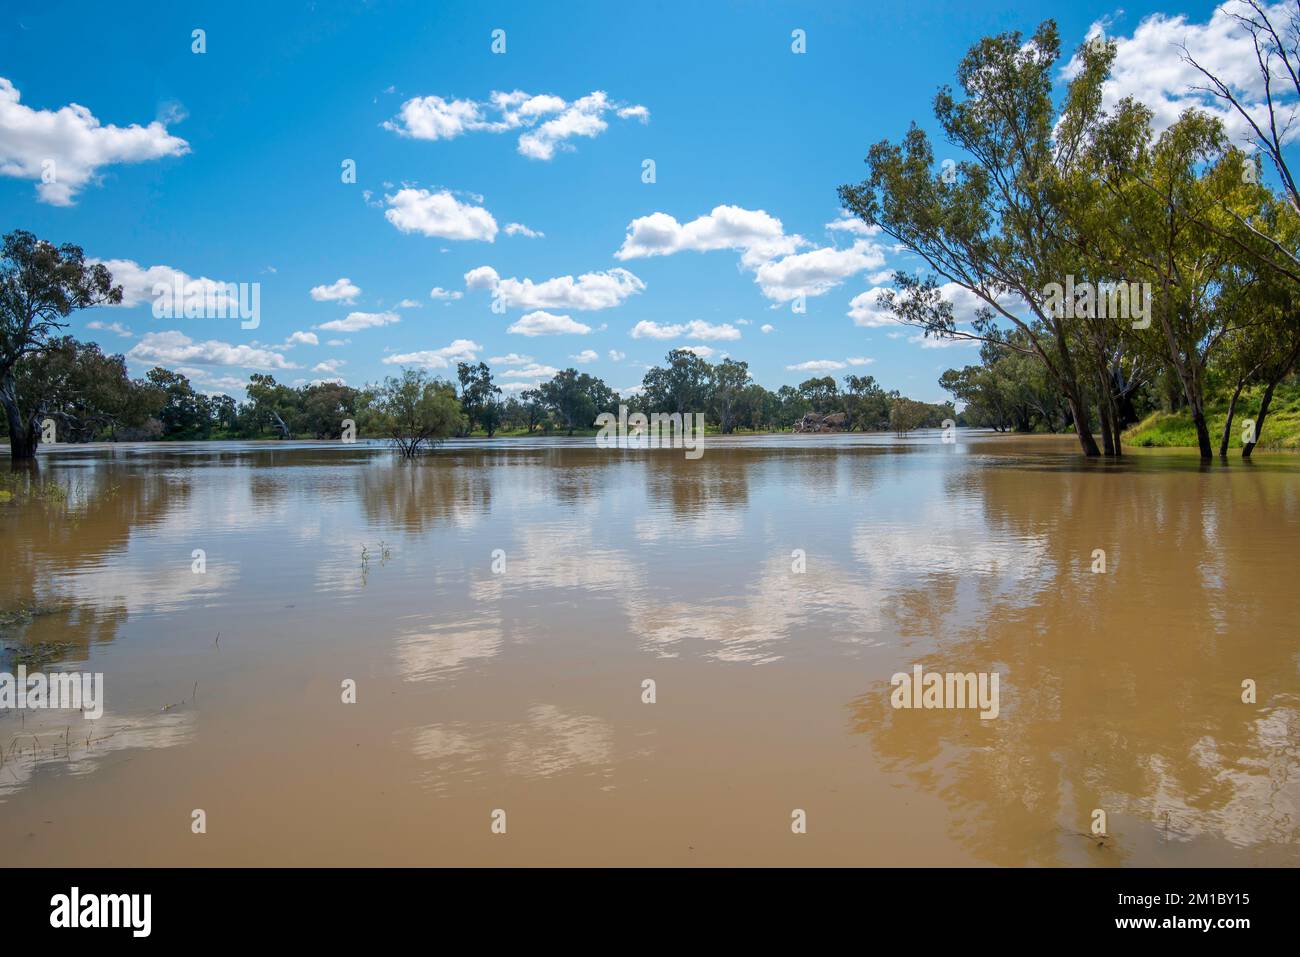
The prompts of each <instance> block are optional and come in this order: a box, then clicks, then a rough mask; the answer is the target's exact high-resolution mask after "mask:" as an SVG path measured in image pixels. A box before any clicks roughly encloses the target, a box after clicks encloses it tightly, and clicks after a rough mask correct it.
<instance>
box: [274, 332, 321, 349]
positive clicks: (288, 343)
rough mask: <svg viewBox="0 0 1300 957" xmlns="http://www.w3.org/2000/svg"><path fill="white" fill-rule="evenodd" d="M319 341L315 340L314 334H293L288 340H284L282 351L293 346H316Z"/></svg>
mask: <svg viewBox="0 0 1300 957" xmlns="http://www.w3.org/2000/svg"><path fill="white" fill-rule="evenodd" d="M318 345H320V340H319V339H318V338H316V333H314V332H295V333H294V334H293V335H291V336H290V337H289V338H288V339H285V340H284V345H283V346H281V348H283V349H292V348H293V347H294V346H318Z"/></svg>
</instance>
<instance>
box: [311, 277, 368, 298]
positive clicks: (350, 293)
mask: <svg viewBox="0 0 1300 957" xmlns="http://www.w3.org/2000/svg"><path fill="white" fill-rule="evenodd" d="M359 295H361V288H360V287H359V286H356V285H354V284H353V282H352V280H351V279H336V280H334V281H333V282H332V283H330V284H329V285H328V286H312V287H311V297H312V298H313V299H315V300H316V301H317V302H345V303H351V302H352V300H353V299H355V298H356V297H357V296H359Z"/></svg>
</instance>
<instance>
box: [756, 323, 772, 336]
mask: <svg viewBox="0 0 1300 957" xmlns="http://www.w3.org/2000/svg"><path fill="white" fill-rule="evenodd" d="M758 331H759V332H761V333H763V334H764V335H766V334H767V333H769V332H775V331H776V326H774V325H772V324H771V323H770V322H765V323H763V324H762V325H761V326H759V327H758Z"/></svg>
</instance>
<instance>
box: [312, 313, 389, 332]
mask: <svg viewBox="0 0 1300 957" xmlns="http://www.w3.org/2000/svg"><path fill="white" fill-rule="evenodd" d="M401 321H402V319H401V317H400V316H399V315H398V314H397V313H395V312H349V313H348V314H347V317H346V318H343V319H335V320H333V321H331V322H322V323H321V324H320V325H319V326H317V328H318V329H328V330H329V331H330V332H357V331H358V330H361V329H374V328H376V327H378V326H388V325H392V324H393V323H394V322H401Z"/></svg>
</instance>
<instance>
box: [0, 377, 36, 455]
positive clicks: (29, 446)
mask: <svg viewBox="0 0 1300 957" xmlns="http://www.w3.org/2000/svg"><path fill="white" fill-rule="evenodd" d="M0 403H3V404H4V407H5V420H6V421H7V422H8V424H9V457H10V459H11V460H12V461H15V462H18V461H21V460H23V459H34V458H36V444H37V442H39V441H40V434H39V433H38V432H37V431H36V428H35V426H34V425H33V424H32V423H30V422H24V421H23V413H22V410H21V409H20V408H19V407H18V386H17V384H16V383H15V382H14V373H13V370H12V369H10V370H8V371H6V372H5V374H4V375H3V377H0Z"/></svg>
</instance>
